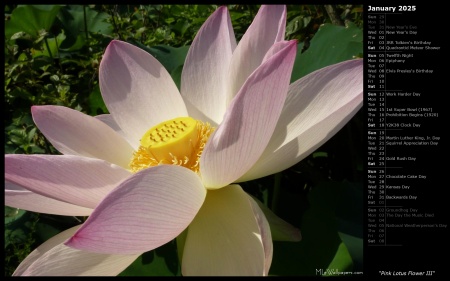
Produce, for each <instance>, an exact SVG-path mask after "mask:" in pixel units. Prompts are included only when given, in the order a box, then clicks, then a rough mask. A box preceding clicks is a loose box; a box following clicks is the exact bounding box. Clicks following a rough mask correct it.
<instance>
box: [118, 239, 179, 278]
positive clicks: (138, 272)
mask: <svg viewBox="0 0 450 281" xmlns="http://www.w3.org/2000/svg"><path fill="white" fill-rule="evenodd" d="M180 274H181V273H180V265H179V263H178V256H177V247H176V243H175V241H171V242H169V243H167V244H165V245H163V246H161V247H159V248H157V249H155V250H153V251H149V252H146V253H144V254H142V255H141V256H140V257H139V258H137V259H136V260H135V261H134V262H133V263H132V264H131V265H130V266H129V267H128V268H127V269H125V270H124V271H122V273H120V274H119V276H180Z"/></svg>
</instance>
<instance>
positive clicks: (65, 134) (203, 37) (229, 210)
mask: <svg viewBox="0 0 450 281" xmlns="http://www.w3.org/2000/svg"><path fill="white" fill-rule="evenodd" d="M285 24H286V9H285V6H265V5H263V6H262V7H261V8H260V10H259V12H258V14H257V15H256V17H255V19H254V21H253V23H252V24H251V26H250V27H249V28H248V30H247V32H246V33H245V35H244V36H243V37H242V40H241V41H240V42H239V44H236V41H235V37H234V32H233V29H232V26H231V21H230V17H229V14H228V11H227V9H226V8H225V7H221V8H219V9H217V10H216V11H215V12H214V13H213V14H212V15H211V16H210V17H209V18H208V20H207V21H206V22H205V23H204V24H203V26H202V27H201V29H200V30H199V32H198V34H197V36H196V37H195V39H194V41H193V43H192V45H191V47H190V49H189V52H188V55H187V58H186V61H185V65H184V68H183V72H182V80H181V91H180V92H179V91H178V89H177V87H176V86H175V84H174V82H173V80H172V79H171V77H170V75H169V74H168V72H167V71H166V70H165V69H164V67H163V66H162V65H161V64H160V63H159V62H158V61H157V60H156V59H155V58H154V57H152V56H151V55H149V54H148V53H146V52H145V51H143V50H141V49H139V48H137V47H135V46H133V45H131V44H128V43H125V42H121V41H116V40H113V41H112V42H111V43H110V44H109V46H108V47H107V49H106V51H105V54H104V57H103V59H102V61H101V65H100V73H99V76H100V88H101V92H102V95H103V99H104V101H105V104H106V106H107V108H108V110H109V112H110V114H105V115H100V116H95V117H91V116H88V115H85V114H83V113H81V112H78V111H76V110H72V109H69V108H65V107H60V106H50V105H48V106H33V107H32V108H31V111H32V115H33V120H34V122H35V123H36V125H37V127H38V128H39V129H40V130H41V132H42V133H43V134H44V135H45V136H46V138H47V139H48V140H49V141H50V142H51V143H52V144H53V146H54V147H55V148H56V149H58V150H59V151H60V152H61V153H62V154H63V155H5V181H6V184H5V203H6V205H8V206H13V207H17V208H22V209H26V210H30V211H35V212H42V213H50V214H59V215H71V216H89V217H88V218H87V220H86V221H85V222H84V223H83V224H82V225H79V226H76V227H74V228H71V229H69V230H66V231H64V232H62V233H60V234H58V235H56V236H55V237H53V238H51V239H50V240H48V241H47V242H45V243H44V244H42V245H41V246H40V247H38V248H37V249H36V250H35V251H33V252H32V253H31V254H30V255H29V256H28V257H27V258H26V259H25V260H24V261H23V262H22V263H21V264H20V266H19V267H18V268H17V269H16V271H15V273H14V275H116V274H118V273H120V272H121V271H123V270H124V269H125V268H126V267H127V266H128V265H130V264H131V263H132V262H133V261H134V260H135V259H136V258H137V257H138V256H139V255H141V254H142V253H144V252H146V251H149V250H152V249H155V248H157V247H159V246H161V245H163V244H165V243H167V242H169V241H171V240H172V239H174V238H176V237H177V236H178V235H179V234H180V233H182V232H183V231H184V230H185V229H187V236H186V240H185V243H184V247H182V248H180V250H181V251H182V252H183V255H182V261H181V264H182V266H181V267H182V274H183V275H267V274H268V271H269V268H270V265H271V260H272V236H271V230H270V227H269V222H268V220H267V218H269V219H270V220H271V222H275V223H278V224H279V225H281V226H282V229H283V233H285V238H286V237H287V238H286V239H290V240H298V239H299V232H298V231H297V230H296V229H295V228H293V227H291V226H290V225H288V224H287V223H285V222H283V221H281V220H280V219H278V220H277V219H273V217H274V215H273V214H270V213H266V215H265V214H264V212H263V211H262V209H261V208H260V207H259V205H258V203H257V202H256V201H255V200H254V199H252V197H250V196H249V195H248V194H247V193H245V192H244V191H243V190H242V188H241V187H240V186H239V185H238V184H237V183H239V182H242V181H246V180H251V179H256V178H260V177H264V176H267V175H270V174H273V173H276V172H279V171H282V170H284V169H286V168H288V167H290V166H292V165H294V164H296V163H297V162H299V161H300V160H302V159H303V158H304V157H306V156H307V155H308V154H310V153H311V152H312V151H314V149H316V148H317V147H319V146H320V145H321V144H323V143H324V142H325V141H327V140H328V139H329V138H330V137H331V136H333V135H334V133H336V132H337V131H338V130H339V129H340V128H341V127H342V126H343V125H344V124H345V123H346V122H347V121H348V120H349V119H350V118H351V117H352V116H353V115H354V114H355V113H356V112H357V111H358V109H359V108H360V107H361V106H362V85H363V82H362V70H363V65H362V61H361V60H350V61H345V62H342V63H339V64H336V65H332V66H329V67H325V68H323V69H320V70H318V71H316V72H314V73H312V74H310V75H308V76H306V77H304V78H302V79H300V80H298V81H296V82H294V83H292V84H291V85H289V81H290V77H291V71H292V67H293V64H294V59H295V55H296V47H297V43H296V41H285V40H284V33H285ZM179 247H180V245H179Z"/></svg>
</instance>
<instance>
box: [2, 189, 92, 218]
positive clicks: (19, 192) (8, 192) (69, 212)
mask: <svg viewBox="0 0 450 281" xmlns="http://www.w3.org/2000/svg"><path fill="white" fill-rule="evenodd" d="M5 206H10V207H14V208H19V209H23V210H27V211H31V212H37V213H45V214H54V215H61V216H89V215H90V214H91V213H92V211H93V210H92V209H89V208H84V207H80V206H76V205H73V204H69V203H65V202H62V201H58V200H55V199H51V198H49V197H45V196H42V195H39V194H37V193H34V192H31V191H29V190H27V189H25V188H23V187H21V186H19V185H16V184H13V183H11V182H8V181H5Z"/></svg>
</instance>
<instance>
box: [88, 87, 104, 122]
mask: <svg viewBox="0 0 450 281" xmlns="http://www.w3.org/2000/svg"><path fill="white" fill-rule="evenodd" d="M103 113H108V109H107V108H106V105H105V102H104V101H103V98H102V94H101V92H100V87H99V86H98V84H97V85H95V87H94V89H93V90H92V92H91V94H90V95H89V114H91V115H93V116H95V115H99V114H103Z"/></svg>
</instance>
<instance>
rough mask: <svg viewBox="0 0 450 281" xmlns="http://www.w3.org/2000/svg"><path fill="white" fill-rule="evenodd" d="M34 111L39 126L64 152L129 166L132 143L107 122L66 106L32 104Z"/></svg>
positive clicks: (32, 110) (54, 144) (55, 145)
mask: <svg viewBox="0 0 450 281" xmlns="http://www.w3.org/2000/svg"><path fill="white" fill-rule="evenodd" d="M31 112H32V114H33V120H34V122H35V123H36V125H37V127H38V128H39V130H40V131H41V132H42V133H43V134H44V135H45V137H46V138H47V139H48V140H49V141H50V142H51V143H52V144H53V146H54V147H55V148H56V149H58V150H59V151H60V152H61V153H63V154H70V155H80V156H86V157H91V158H98V159H103V160H106V161H108V162H110V163H114V164H117V165H119V166H122V167H124V168H128V163H129V162H130V159H131V156H132V155H133V149H132V147H131V146H130V145H129V144H128V142H127V141H126V140H125V139H123V138H122V137H121V136H120V135H118V134H117V133H116V132H114V130H112V129H111V128H110V127H109V126H107V125H106V124H104V123H103V122H101V121H99V120H97V119H96V118H94V117H92V116H89V115H86V114H83V113H81V112H79V111H77V110H73V109H71V108H67V107H63V106H52V105H44V106H32V107H31Z"/></svg>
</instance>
